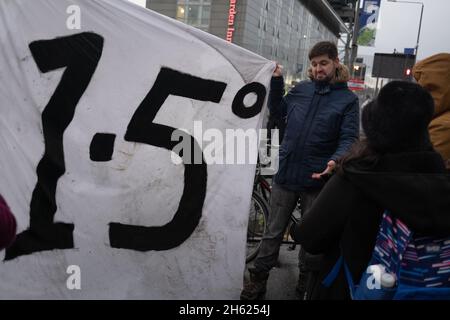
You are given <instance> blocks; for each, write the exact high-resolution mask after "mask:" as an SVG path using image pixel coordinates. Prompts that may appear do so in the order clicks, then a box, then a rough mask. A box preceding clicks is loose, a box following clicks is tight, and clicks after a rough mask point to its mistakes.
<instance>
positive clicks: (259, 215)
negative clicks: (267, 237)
mask: <svg viewBox="0 0 450 320" xmlns="http://www.w3.org/2000/svg"><path fill="white" fill-rule="evenodd" d="M268 217H269V207H268V205H267V202H266V201H265V200H264V199H263V198H262V197H261V196H260V195H259V194H258V193H256V192H253V194H252V201H251V204H250V212H249V216H248V227H247V249H246V260H245V261H246V262H247V263H248V262H250V261H251V260H253V259H254V258H255V257H256V256H257V254H258V251H259V248H260V247H261V240H262V237H263V234H264V230H265V229H266V223H267V219H268Z"/></svg>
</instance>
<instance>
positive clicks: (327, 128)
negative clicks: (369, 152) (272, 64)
mask: <svg viewBox="0 0 450 320" xmlns="http://www.w3.org/2000/svg"><path fill="white" fill-rule="evenodd" d="M309 59H310V61H311V66H310V69H309V76H310V79H311V81H303V82H301V83H300V84H298V85H297V86H296V87H294V88H293V89H292V90H291V91H290V92H289V93H288V94H287V95H286V96H285V97H283V93H284V90H283V87H284V80H283V77H282V68H281V66H278V67H277V69H276V70H275V72H274V74H273V77H272V82H271V90H270V95H269V109H270V112H271V115H272V116H274V117H277V118H279V119H283V120H284V121H285V122H286V130H285V134H284V139H283V143H282V145H281V148H280V156H279V157H280V164H279V171H278V173H277V175H276V176H275V179H274V185H273V188H272V194H271V199H270V206H271V207H270V209H271V210H270V215H269V220H268V224H267V228H266V230H265V233H264V235H263V240H262V244H261V249H260V251H259V255H258V257H257V258H256V260H255V263H254V267H253V268H250V269H249V271H250V281H249V282H247V283H246V284H245V286H244V289H243V291H242V293H241V299H243V300H254V299H259V298H262V297H263V296H264V293H265V291H266V283H267V279H268V277H269V271H270V269H271V268H273V267H274V266H275V264H276V263H277V259H278V254H279V249H280V245H281V242H282V239H283V234H284V231H285V229H286V226H287V224H288V222H289V217H290V214H291V213H292V211H293V210H294V209H295V207H296V205H297V201H298V200H299V199H300V202H301V209H302V214H307V210H308V209H309V208H310V207H311V205H312V203H313V201H314V200H315V198H316V197H317V196H318V194H319V192H320V190H321V188H322V187H323V186H324V184H325V180H326V178H327V177H328V176H329V175H330V174H331V173H332V172H333V170H334V167H335V165H336V161H337V160H338V159H339V158H340V157H342V156H343V155H344V154H345V153H346V152H347V150H348V149H349V148H350V146H351V145H352V144H353V142H354V141H355V140H357V139H358V132H359V104H358V98H357V97H356V95H354V94H353V93H352V92H351V91H350V90H349V89H348V87H347V81H348V79H349V72H348V70H347V68H346V67H345V66H344V65H342V64H340V63H339V58H338V52H337V48H336V45H335V44H334V43H331V42H327V41H324V42H319V43H317V44H316V45H315V46H314V47H313V48H312V49H311V51H310V53H309ZM319 172H320V173H319ZM320 261H321V259H320V256H312V255H308V254H307V253H306V252H304V250H300V254H299V268H300V275H299V282H298V286H297V292H298V293H299V295H300V297H303V296H304V295H305V291H307V288H306V286H308V287H310V286H312V283H313V282H314V277H313V275H314V271H315V270H316V269H317V265H318V264H320ZM307 278H309V279H307ZM307 280H308V284H307V283H306V282H307Z"/></svg>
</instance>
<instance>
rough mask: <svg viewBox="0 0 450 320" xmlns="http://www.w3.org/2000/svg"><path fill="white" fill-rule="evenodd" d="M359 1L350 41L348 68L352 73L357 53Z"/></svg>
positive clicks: (359, 1)
mask: <svg viewBox="0 0 450 320" xmlns="http://www.w3.org/2000/svg"><path fill="white" fill-rule="evenodd" d="M361 1H362V0H358V2H357V4H356V13H355V20H354V21H355V25H354V26H353V37H352V38H353V39H352V53H351V56H350V68H351V71H353V65H354V63H355V59H356V54H357V53H358V34H359V12H360V7H361Z"/></svg>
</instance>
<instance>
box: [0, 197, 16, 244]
mask: <svg viewBox="0 0 450 320" xmlns="http://www.w3.org/2000/svg"><path fill="white" fill-rule="evenodd" d="M15 237H16V219H15V218H14V216H13V215H12V213H11V210H9V207H8V205H7V204H6V201H5V200H4V199H3V197H2V196H1V195H0V250H2V249H4V248H6V247H8V246H9V245H10V244H11V243H12V242H13V241H14V239H15Z"/></svg>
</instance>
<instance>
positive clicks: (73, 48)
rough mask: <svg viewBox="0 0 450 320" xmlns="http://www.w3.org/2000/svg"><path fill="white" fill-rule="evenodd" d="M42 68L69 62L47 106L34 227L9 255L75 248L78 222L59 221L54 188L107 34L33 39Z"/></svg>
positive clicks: (33, 206) (34, 52)
mask: <svg viewBox="0 0 450 320" xmlns="http://www.w3.org/2000/svg"><path fill="white" fill-rule="evenodd" d="M30 50H31V53H32V55H33V58H34V60H35V61H36V64H37V66H38V68H39V70H40V71H41V72H42V73H46V72H49V71H53V70H56V69H59V68H63V67H66V70H65V71H64V73H63V75H62V77H61V81H60V82H59V84H58V86H57V87H56V90H55V92H54V93H53V95H52V97H51V99H50V101H49V102H48V104H47V106H46V107H45V108H44V111H43V112H42V127H43V135H44V143H45V151H44V156H43V157H42V159H41V160H40V161H39V164H38V166H37V170H36V172H37V183H36V186H35V188H34V191H33V195H32V197H31V203H30V227H29V228H28V229H27V230H25V231H23V232H22V233H20V234H19V235H18V236H17V238H16V241H15V242H14V244H13V245H12V246H11V247H9V248H8V249H7V250H6V254H5V260H11V259H14V258H16V257H18V256H21V255H25V254H31V253H33V252H38V251H44V250H53V249H69V248H73V247H74V245H73V228H74V225H73V224H69V223H55V222H54V221H53V220H54V216H55V213H56V210H57V206H56V200H55V193H56V186H57V183H58V179H59V178H60V177H61V176H62V175H63V174H64V172H65V170H66V168H65V163H64V149H63V134H64V131H65V130H66V128H67V127H68V126H69V124H70V122H71V121H72V119H73V116H74V113H75V108H76V106H77V104H78V102H79V100H80V98H81V96H82V95H83V93H84V91H85V90H86V88H87V86H88V85H89V82H90V81H91V78H92V75H93V74H94V72H95V69H96V67H97V64H98V62H99V60H100V57H101V55H102V51H103V38H102V37H101V36H99V35H98V34H95V33H80V34H76V35H72V36H67V37H62V38H56V39H53V40H40V41H35V42H32V43H31V44H30Z"/></svg>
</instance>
